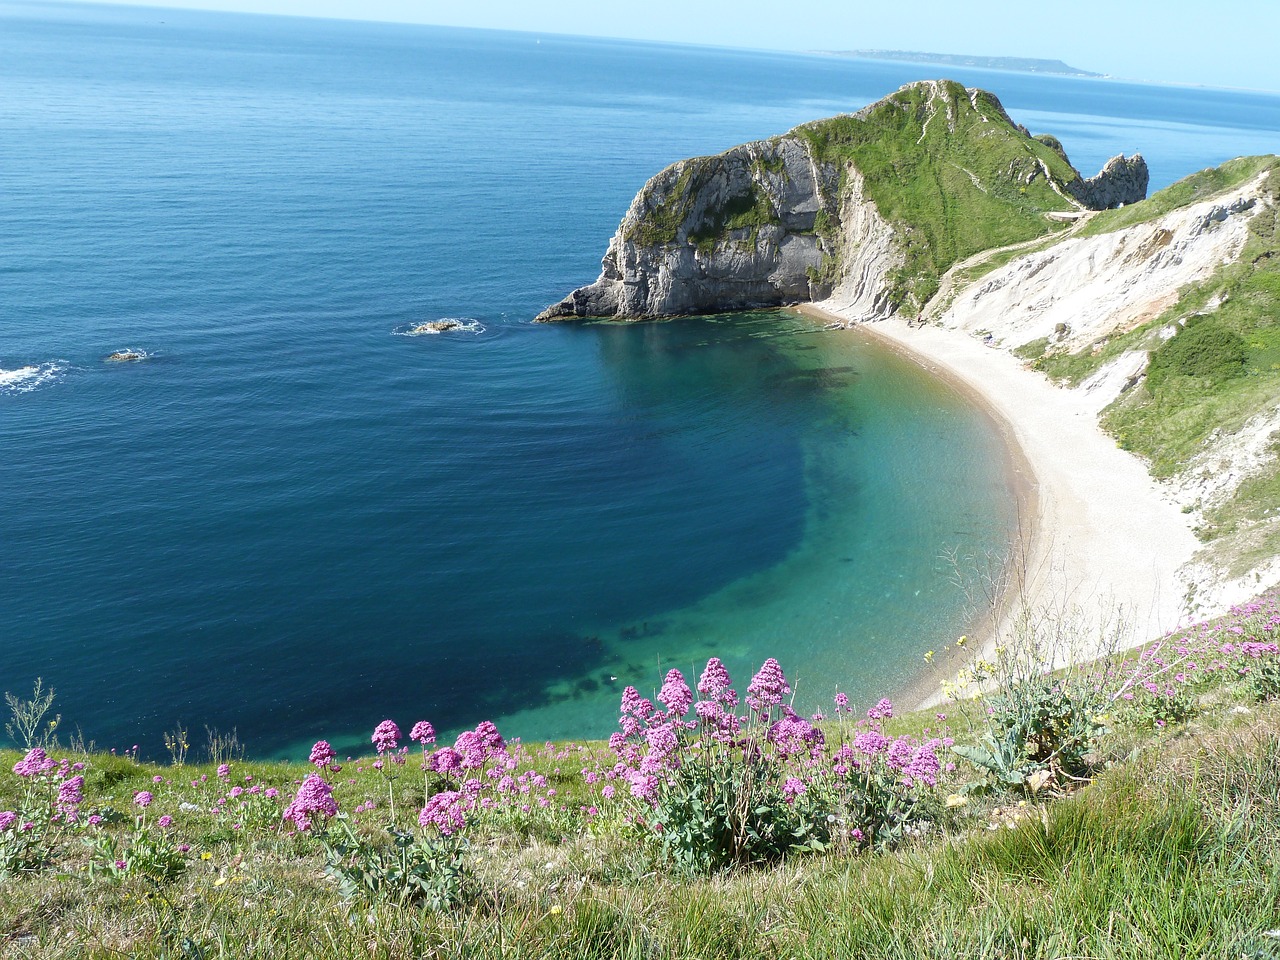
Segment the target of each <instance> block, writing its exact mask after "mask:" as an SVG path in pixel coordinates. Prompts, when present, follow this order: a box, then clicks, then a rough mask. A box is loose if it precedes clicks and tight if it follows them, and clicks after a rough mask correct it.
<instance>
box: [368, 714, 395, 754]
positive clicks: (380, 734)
mask: <svg viewBox="0 0 1280 960" xmlns="http://www.w3.org/2000/svg"><path fill="white" fill-rule="evenodd" d="M399 744H400V728H399V727H397V726H396V724H395V721H394V720H383V721H382V722H381V723H380V724H378V725H377V727H375V728H374V731H373V745H374V746H375V747H376V748H377V750H378V752H379V753H386V752H387V751H389V750H394V749H396V747H397V746H399Z"/></svg>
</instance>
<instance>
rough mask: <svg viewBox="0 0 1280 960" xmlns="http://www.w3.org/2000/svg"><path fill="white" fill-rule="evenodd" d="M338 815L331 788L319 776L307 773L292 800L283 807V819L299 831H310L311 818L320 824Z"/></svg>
mask: <svg viewBox="0 0 1280 960" xmlns="http://www.w3.org/2000/svg"><path fill="white" fill-rule="evenodd" d="M337 815H338V801H336V800H335V799H334V798H333V788H332V787H330V786H329V784H328V782H327V781H326V780H325V779H324V778H323V777H321V776H320V775H319V774H315V773H309V774H307V778H306V779H305V780H303V781H302V785H301V786H300V787H298V792H297V793H296V794H294V796H293V800H292V801H290V803H289V805H288V806H287V807H285V810H284V819H285V820H288V821H291V822H292V823H293V825H294V826H296V827H297V828H298V830H299V831H302V832H304V833H305V832H306V831H307V830H310V829H311V826H312V818H313V817H320V818H322V820H321V822H322V823H323V821H324V820H327V819H328V818H329V817H336V816H337Z"/></svg>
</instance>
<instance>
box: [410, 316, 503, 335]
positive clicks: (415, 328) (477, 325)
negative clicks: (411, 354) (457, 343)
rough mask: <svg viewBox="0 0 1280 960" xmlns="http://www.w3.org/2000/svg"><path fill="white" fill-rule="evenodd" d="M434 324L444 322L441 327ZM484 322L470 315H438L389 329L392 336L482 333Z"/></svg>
mask: <svg viewBox="0 0 1280 960" xmlns="http://www.w3.org/2000/svg"><path fill="white" fill-rule="evenodd" d="M435 324H446V325H447V326H443V327H434V329H433V325H435ZM484 331H485V327H484V324H483V323H481V322H480V321H479V320H475V319H473V318H471V317H440V318H439V319H437V320H424V321H420V322H415V323H406V324H404V325H403V326H399V327H396V328H395V329H394V330H392V331H391V333H392V335H393V336H397V337H433V336H437V335H439V334H442V333H470V334H480V333H484Z"/></svg>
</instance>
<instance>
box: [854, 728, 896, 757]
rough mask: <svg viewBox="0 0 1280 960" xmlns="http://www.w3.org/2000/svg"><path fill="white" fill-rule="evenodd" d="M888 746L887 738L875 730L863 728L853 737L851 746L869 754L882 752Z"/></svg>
mask: <svg viewBox="0 0 1280 960" xmlns="http://www.w3.org/2000/svg"><path fill="white" fill-rule="evenodd" d="M888 747H889V738H888V737H886V736H885V735H884V734H882V733H879V732H877V731H875V730H864V731H863V732H862V733H859V734H857V735H856V736H855V737H854V738H853V748H854V749H855V750H858V751H860V752H862V753H865V754H868V755H871V754H877V753H884V752H885V750H886V749H888Z"/></svg>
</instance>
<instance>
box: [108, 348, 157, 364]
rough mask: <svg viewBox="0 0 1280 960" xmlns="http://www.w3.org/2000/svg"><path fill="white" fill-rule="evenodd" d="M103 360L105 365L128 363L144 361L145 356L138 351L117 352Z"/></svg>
mask: <svg viewBox="0 0 1280 960" xmlns="http://www.w3.org/2000/svg"><path fill="white" fill-rule="evenodd" d="M103 359H104V360H105V361H106V362H107V363H128V362H129V361H131V360H145V359H147V355H146V354H145V353H143V352H142V351H140V350H117V351H116V352H115V353H112V354H108V355H107V356H106V357H104V358H103Z"/></svg>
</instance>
